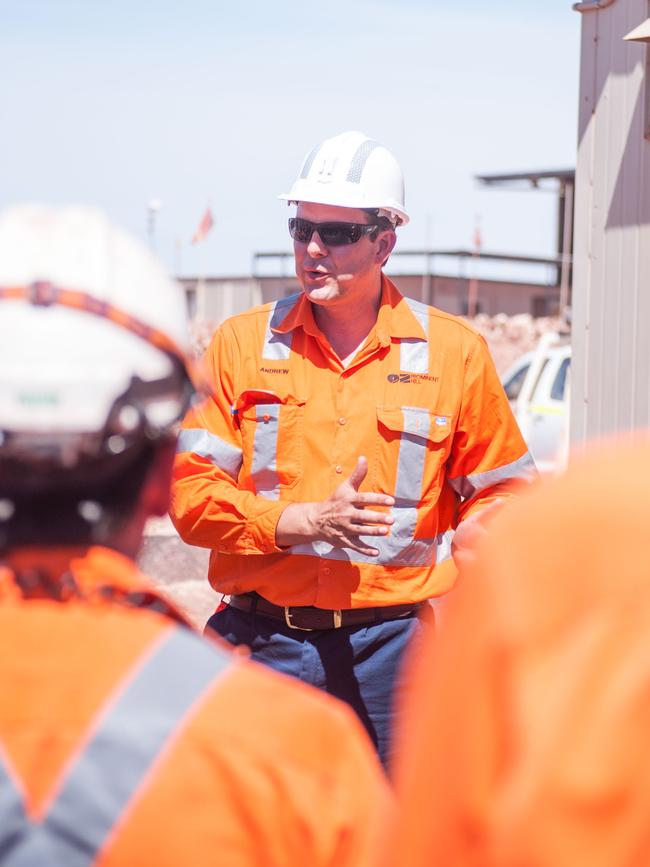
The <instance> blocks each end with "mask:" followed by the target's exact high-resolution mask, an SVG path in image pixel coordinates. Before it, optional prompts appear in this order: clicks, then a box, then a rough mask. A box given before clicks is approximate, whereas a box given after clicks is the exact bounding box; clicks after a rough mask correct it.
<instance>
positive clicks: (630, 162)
mask: <svg viewBox="0 0 650 867" xmlns="http://www.w3.org/2000/svg"><path fill="white" fill-rule="evenodd" d="M648 14H649V13H648V3H647V0H616V2H615V3H614V4H613V5H611V6H610V7H608V8H605V9H601V10H599V11H594V12H586V13H583V16H582V47H581V75H580V111H579V143H578V166H577V173H576V231H575V266H574V293H573V299H574V304H573V355H574V360H573V365H572V368H573V369H572V383H571V388H572V410H571V432H572V440H573V442H574V444H581V443H584V442H586V441H587V440H588V439H591V438H593V437H598V436H601V435H605V434H608V433H611V432H614V431H629V430H631V429H633V428H637V427H640V426H647V425H648V424H650V414H649V409H650V391H649V385H648V379H649V374H650V363H649V360H648V355H649V351H648V348H649V347H650V305H649V304H648V298H647V296H648V292H647V290H646V287H648V286H649V285H650V257H649V255H648V253H647V248H648V245H649V244H650V188H649V186H648V180H649V178H650V162H649V161H650V144H649V142H648V141H647V140H646V139H645V138H644V88H645V86H646V85H645V81H644V77H645V52H646V49H645V47H644V46H640V45H636V44H631V43H627V42H624V41H623V36H624V35H625V34H626V33H628V32H629V31H630V30H632V29H633V28H634V27H635V26H636V25H637V24H640V23H641V22H642V21H643V20H645V18H646V17H648Z"/></svg>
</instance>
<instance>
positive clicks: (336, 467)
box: [334, 464, 343, 473]
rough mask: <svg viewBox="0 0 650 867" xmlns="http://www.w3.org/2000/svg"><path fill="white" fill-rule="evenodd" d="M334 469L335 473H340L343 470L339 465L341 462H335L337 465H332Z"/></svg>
mask: <svg viewBox="0 0 650 867" xmlns="http://www.w3.org/2000/svg"><path fill="white" fill-rule="evenodd" d="M334 469H335V470H336V472H337V473H342V472H343V467H342V466H341V464H337V465H336V466H335V467H334Z"/></svg>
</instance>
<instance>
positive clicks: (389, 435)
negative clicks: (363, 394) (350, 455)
mask: <svg viewBox="0 0 650 867" xmlns="http://www.w3.org/2000/svg"><path fill="white" fill-rule="evenodd" d="M451 440H452V419H451V416H450V415H448V414H445V413H442V412H441V413H438V412H432V411H430V410H428V409H424V408H421V407H413V406H378V407H377V451H376V455H375V461H374V466H375V477H374V479H373V488H374V489H375V490H378V491H381V492H382V493H386V494H390V495H391V496H393V497H395V499H396V500H397V503H398V504H400V503H402V504H411V505H417V504H419V503H425V502H428V501H431V500H434V501H435V500H437V498H438V496H439V494H440V489H441V487H442V483H443V481H444V467H445V463H446V461H447V458H448V457H449V452H450V450H451Z"/></svg>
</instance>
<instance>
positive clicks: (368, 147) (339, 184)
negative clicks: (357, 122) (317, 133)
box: [279, 132, 409, 225]
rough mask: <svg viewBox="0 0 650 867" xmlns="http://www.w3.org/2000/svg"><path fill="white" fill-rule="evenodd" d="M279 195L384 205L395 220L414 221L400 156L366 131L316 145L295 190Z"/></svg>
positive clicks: (371, 207) (370, 206)
mask: <svg viewBox="0 0 650 867" xmlns="http://www.w3.org/2000/svg"><path fill="white" fill-rule="evenodd" d="M279 198H281V199H285V200H286V201H289V202H314V203H317V204H321V205H339V206H341V207H344V208H363V209H365V210H378V211H379V212H380V214H381V215H382V216H387V217H389V218H390V219H391V220H392V221H393V222H394V223H397V224H402V225H404V224H406V223H408V221H409V216H408V214H407V213H406V211H405V210H404V178H403V177H402V170H401V169H400V167H399V164H398V162H397V160H396V159H395V157H394V156H393V155H392V154H391V153H390V151H389V150H387V149H386V148H385V147H383V145H380V144H379V143H378V142H376V141H373V140H372V139H370V138H368V136H366V135H364V134H363V133H361V132H344V133H341V134H340V135H336V136H334V137H333V138H328V139H325V141H324V142H322V143H321V144H319V145H318V146H317V147H315V148H314V149H313V150H312V151H311V152H310V153H309V154H308V155H307V157H306V158H305V161H304V162H303V164H302V168H301V170H300V177H299V178H298V179H297V180H296V181H295V183H294V184H293V186H292V187H291V190H290V191H289V192H288V193H283V194H282V195H281V196H280V197H279Z"/></svg>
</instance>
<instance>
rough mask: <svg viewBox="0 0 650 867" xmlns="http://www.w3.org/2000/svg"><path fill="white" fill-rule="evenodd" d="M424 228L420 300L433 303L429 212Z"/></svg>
mask: <svg viewBox="0 0 650 867" xmlns="http://www.w3.org/2000/svg"><path fill="white" fill-rule="evenodd" d="M424 225H425V229H424V251H425V254H424V274H423V275H422V289H421V291H420V295H421V300H422V302H423V303H424V304H433V297H432V292H431V254H430V252H429V251H430V249H431V214H427V216H426V220H425V224H424Z"/></svg>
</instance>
